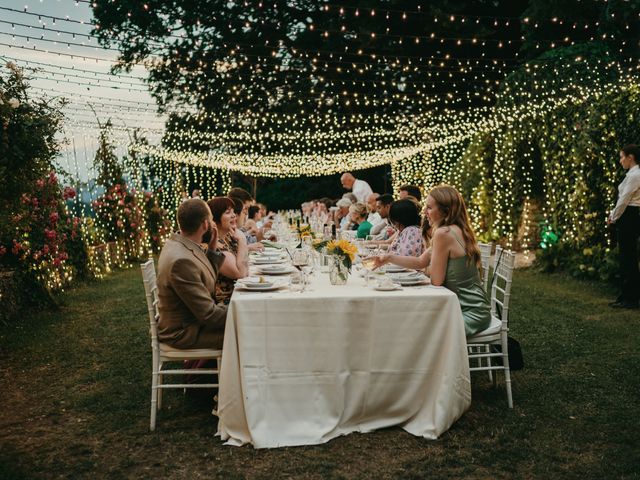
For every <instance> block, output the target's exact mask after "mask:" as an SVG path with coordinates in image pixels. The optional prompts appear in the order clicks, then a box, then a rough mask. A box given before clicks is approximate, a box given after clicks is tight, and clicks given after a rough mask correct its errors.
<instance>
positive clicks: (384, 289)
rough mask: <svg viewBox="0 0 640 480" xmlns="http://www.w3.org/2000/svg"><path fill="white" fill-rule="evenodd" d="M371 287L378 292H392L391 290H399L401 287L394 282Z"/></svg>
mask: <svg viewBox="0 0 640 480" xmlns="http://www.w3.org/2000/svg"><path fill="white" fill-rule="evenodd" d="M372 288H373V289H374V290H378V291H379V292H392V291H393V290H400V289H401V288H402V287H401V286H400V285H398V284H397V283H394V284H393V285H374V286H373V287H372Z"/></svg>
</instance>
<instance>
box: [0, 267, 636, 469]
mask: <svg viewBox="0 0 640 480" xmlns="http://www.w3.org/2000/svg"><path fill="white" fill-rule="evenodd" d="M613 296H614V295H613V292H612V291H611V290H610V288H609V287H607V286H605V285H601V284H591V283H584V282H577V281H575V280H572V279H570V278H568V277H564V276H559V275H552V276H549V275H542V274H537V273H535V272H533V271H519V272H517V274H516V278H515V282H514V292H513V299H512V317H511V318H512V322H511V325H512V334H513V336H514V337H515V338H517V339H518V340H519V341H520V343H521V344H522V348H523V351H524V356H525V363H526V368H525V369H524V370H522V371H520V372H515V373H514V374H513V377H514V378H513V389H514V401H515V408H514V409H513V410H508V409H507V408H506V395H505V392H504V389H503V388H502V384H501V380H502V378H500V382H499V385H498V388H497V389H493V388H492V387H491V385H490V384H489V382H488V380H487V379H486V375H482V374H479V373H478V374H474V375H473V376H472V382H473V404H472V406H471V409H470V410H469V411H468V412H467V413H466V414H465V415H464V416H463V417H462V419H460V420H459V421H458V422H457V423H456V424H455V425H454V426H453V427H452V428H451V430H449V432H447V433H445V434H444V435H443V436H442V437H441V438H440V439H439V440H437V441H429V440H425V439H422V438H416V437H413V436H411V435H409V434H408V433H406V432H404V431H403V430H401V429H399V428H390V429H385V430H381V431H378V432H373V433H368V434H364V435H361V434H352V435H349V436H346V437H341V438H338V439H335V440H333V441H331V442H329V443H328V444H325V445H318V446H312V447H297V448H282V449H275V450H255V449H253V448H252V447H242V448H235V447H227V446H223V445H222V444H221V442H220V440H219V439H218V438H215V437H214V434H215V432H216V421H215V418H214V417H212V416H211V415H210V410H211V405H210V403H209V401H208V400H204V401H203V400H202V399H198V398H197V397H196V398H192V397H184V396H183V395H182V394H181V393H179V392H169V393H167V394H166V395H165V400H166V404H165V408H164V409H163V410H162V411H161V412H160V413H159V418H158V429H157V430H156V431H155V432H153V433H150V432H149V430H148V422H149V397H150V367H151V361H150V355H151V353H150V348H149V339H148V334H147V317H146V305H145V301H144V292H143V287H142V281H141V277H140V272H139V271H138V270H137V269H132V270H129V271H123V272H118V273H115V274H113V275H112V276H110V277H109V278H107V279H106V280H104V281H101V282H96V283H91V284H87V285H83V286H81V287H79V288H76V289H74V290H72V291H70V292H68V293H67V294H65V296H64V305H63V306H62V307H61V308H60V309H59V310H57V311H50V312H40V313H36V314H33V315H31V316H28V317H25V318H23V319H21V321H19V322H17V323H16V324H14V325H12V326H10V327H5V328H4V329H3V330H2V331H1V333H0V346H1V350H0V407H2V408H1V409H0V432H1V433H0V478H2V479H12V478H59V477H63V478H150V477H158V478H208V479H217V478H220V479H242V478H264V479H268V478H274V477H278V478H279V477H284V478H309V479H312V478H318V479H320V478H336V479H337V478H415V479H419V478H420V479H421V478H435V479H440V478H442V479H444V478H461V477H467V478H505V479H506V478H509V479H510V478H541V479H553V478H558V479H567V478H580V479H601V478H615V479H632V478H640V420H639V418H640V417H639V414H640V353H639V352H640V312H638V311H637V310H636V311H622V312H621V311H613V310H611V309H609V308H607V306H606V303H607V301H608V300H610V299H611V298H613Z"/></svg>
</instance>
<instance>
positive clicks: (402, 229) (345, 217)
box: [303, 185, 491, 336]
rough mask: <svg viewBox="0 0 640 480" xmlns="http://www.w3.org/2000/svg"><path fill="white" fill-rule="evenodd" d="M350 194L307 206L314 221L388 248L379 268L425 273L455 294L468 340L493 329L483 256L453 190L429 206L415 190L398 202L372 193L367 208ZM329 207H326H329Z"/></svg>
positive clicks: (406, 189)
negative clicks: (323, 220) (483, 276)
mask: <svg viewBox="0 0 640 480" xmlns="http://www.w3.org/2000/svg"><path fill="white" fill-rule="evenodd" d="M353 197H354V196H353V194H351V193H347V194H345V195H344V196H343V198H341V199H340V200H338V201H337V202H336V205H335V208H331V207H332V206H331V205H330V204H329V202H330V200H328V199H320V200H313V201H311V202H308V203H307V204H304V205H303V211H304V209H305V208H306V209H308V211H309V213H308V214H309V215H316V216H320V217H321V218H324V217H323V216H325V212H333V214H334V215H333V217H332V218H331V216H330V215H326V218H327V219H328V221H330V222H331V221H333V222H334V223H335V225H336V226H337V227H339V228H340V230H343V231H344V230H355V231H356V238H366V239H368V240H370V241H371V242H372V243H375V244H377V245H386V246H387V252H386V253H385V254H383V255H380V256H378V257H376V266H377V267H380V266H382V265H384V264H386V263H394V264H397V265H399V266H402V267H405V268H409V269H416V270H425V271H426V273H427V274H428V275H429V276H430V278H431V283H432V284H433V285H436V286H439V285H443V286H445V287H446V288H448V289H449V290H452V291H453V292H455V293H456V294H457V296H458V299H459V300H460V306H461V310H462V314H463V318H464V321H465V331H466V334H467V335H469V336H470V335H474V334H476V333H478V332H480V331H482V330H485V329H486V328H488V327H489V324H490V322H491V313H490V306H489V301H488V297H487V294H486V292H485V291H484V287H483V285H482V282H481V280H480V271H479V270H480V251H479V248H478V245H477V242H476V238H475V235H474V233H473V229H472V228H471V223H470V220H469V216H468V213H467V210H466V206H465V203H464V200H463V198H462V196H461V195H460V193H459V192H458V191H457V190H456V189H455V188H453V187H450V186H448V185H441V186H438V187H435V188H433V189H432V190H431V191H430V192H429V194H428V196H427V198H426V201H425V202H424V206H423V205H422V204H421V203H420V202H421V200H422V193H421V191H420V188H418V187H417V186H414V185H403V186H402V187H400V189H399V195H398V199H395V200H394V198H393V197H392V196H391V195H389V194H384V195H378V194H377V193H371V194H369V195H368V197H367V201H366V204H364V203H361V202H358V201H357V200H355V198H353ZM328 204H329V205H330V206H329V207H327V205H328Z"/></svg>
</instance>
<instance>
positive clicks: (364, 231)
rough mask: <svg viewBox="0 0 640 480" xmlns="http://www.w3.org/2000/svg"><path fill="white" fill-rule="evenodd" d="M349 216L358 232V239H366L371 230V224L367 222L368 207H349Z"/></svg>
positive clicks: (358, 204) (361, 204)
mask: <svg viewBox="0 0 640 480" xmlns="http://www.w3.org/2000/svg"><path fill="white" fill-rule="evenodd" d="M349 216H350V217H351V222H353V225H354V228H353V229H354V230H356V238H366V237H367V235H369V231H370V230H371V224H370V223H369V222H368V221H367V207H366V205H365V204H364V203H360V202H357V203H354V204H353V205H351V206H350V207H349Z"/></svg>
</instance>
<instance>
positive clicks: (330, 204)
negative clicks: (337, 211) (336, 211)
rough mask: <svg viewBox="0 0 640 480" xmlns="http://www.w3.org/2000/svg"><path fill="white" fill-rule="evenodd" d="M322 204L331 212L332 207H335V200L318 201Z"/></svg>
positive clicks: (324, 198)
mask: <svg viewBox="0 0 640 480" xmlns="http://www.w3.org/2000/svg"><path fill="white" fill-rule="evenodd" d="M318 201H319V202H320V203H324V206H325V207H327V210H329V209H330V208H331V207H333V205H334V203H333V200H331V199H330V198H328V197H322V198H321V199H320V200H318Z"/></svg>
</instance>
